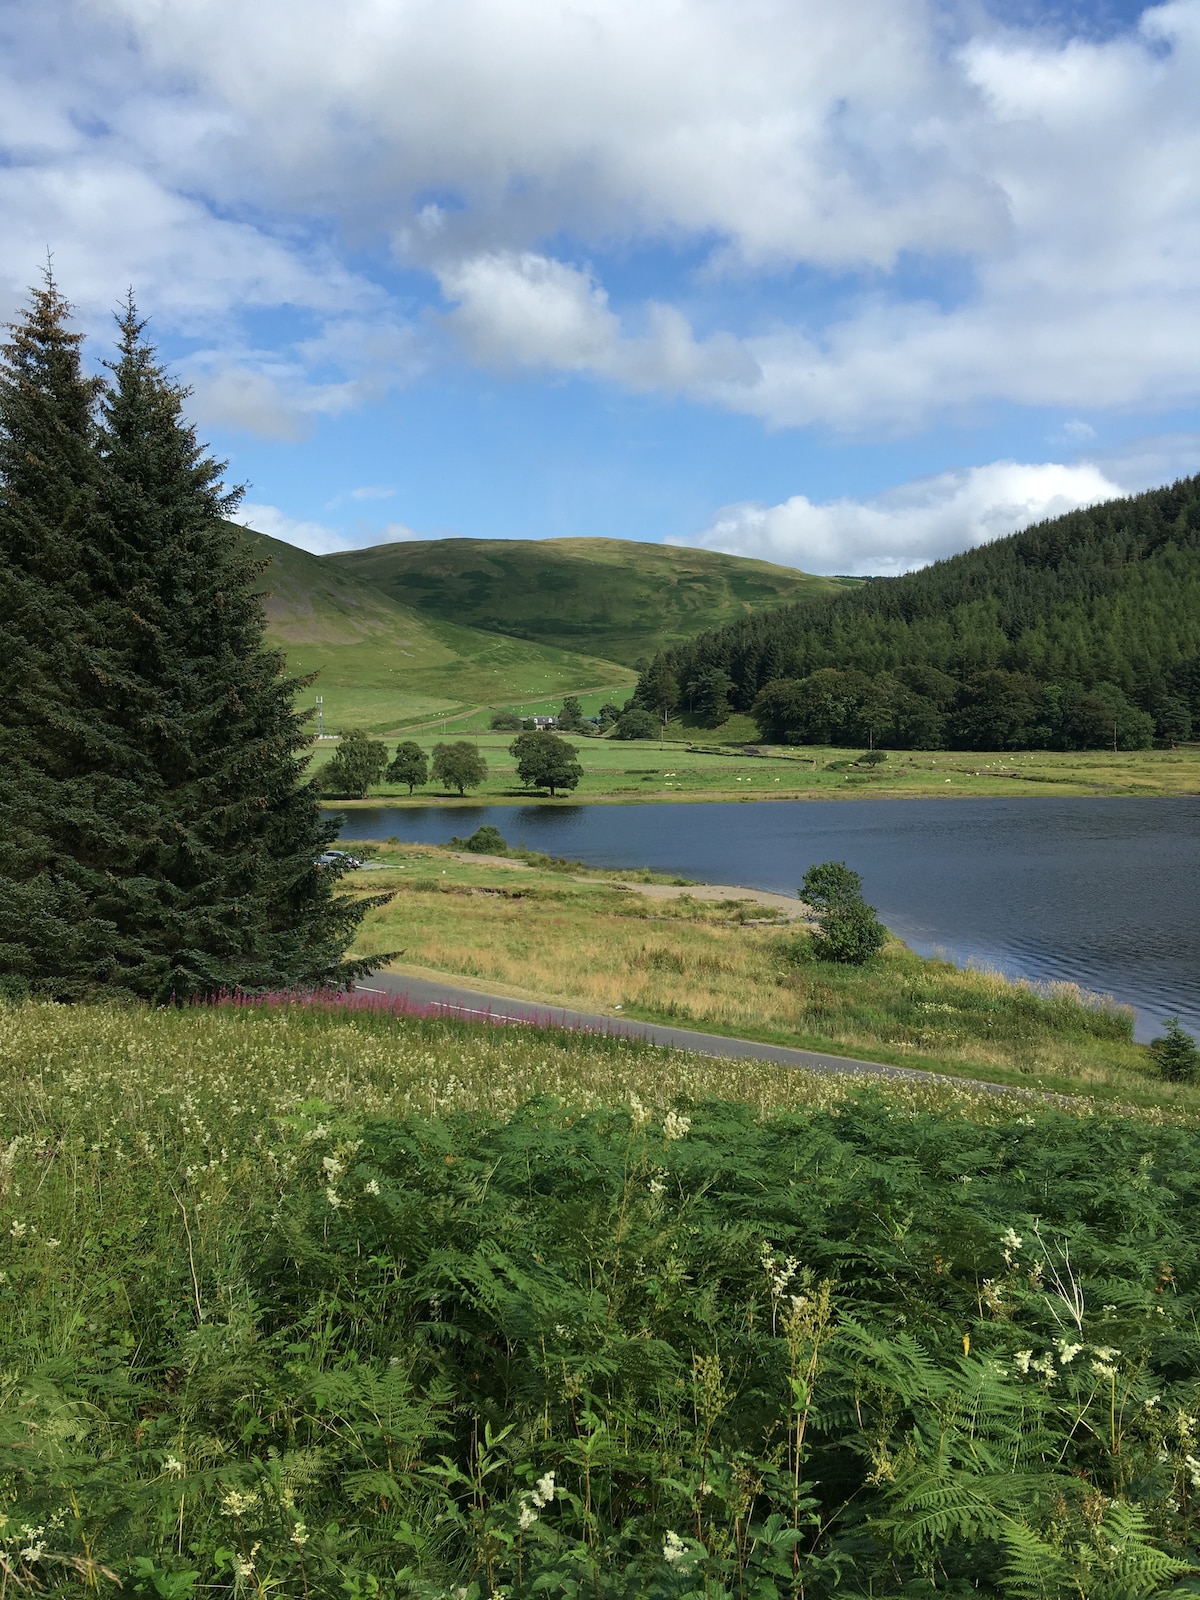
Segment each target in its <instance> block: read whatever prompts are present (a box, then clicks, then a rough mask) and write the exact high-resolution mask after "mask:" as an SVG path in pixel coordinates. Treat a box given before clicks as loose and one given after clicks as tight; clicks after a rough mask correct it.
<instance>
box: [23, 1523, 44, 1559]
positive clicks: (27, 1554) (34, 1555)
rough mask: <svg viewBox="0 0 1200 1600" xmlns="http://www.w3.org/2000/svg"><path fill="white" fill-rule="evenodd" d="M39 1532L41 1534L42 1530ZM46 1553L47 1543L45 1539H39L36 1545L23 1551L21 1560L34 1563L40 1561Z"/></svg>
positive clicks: (26, 1547)
mask: <svg viewBox="0 0 1200 1600" xmlns="http://www.w3.org/2000/svg"><path fill="white" fill-rule="evenodd" d="M38 1531H39V1532H40V1531H41V1530H40V1529H39V1530H38ZM45 1553H46V1541H45V1540H44V1539H38V1540H37V1541H36V1542H35V1543H34V1544H29V1545H26V1546H25V1548H24V1550H22V1551H21V1560H22V1561H28V1562H30V1563H32V1562H34V1561H40V1560H41V1559H42V1557H43V1556H44V1555H45Z"/></svg>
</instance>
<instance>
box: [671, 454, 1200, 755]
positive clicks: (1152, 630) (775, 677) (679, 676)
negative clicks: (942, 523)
mask: <svg viewBox="0 0 1200 1600" xmlns="http://www.w3.org/2000/svg"><path fill="white" fill-rule="evenodd" d="M663 664H664V663H659V664H657V665H656V668H655V670H654V671H652V672H651V673H649V674H646V675H645V676H644V677H643V680H642V683H641V686H640V688H639V696H640V697H641V698H643V699H645V700H646V702H647V703H648V704H649V703H652V702H655V701H656V700H661V699H662V697H663V694H664V689H663V687H662V686H663V683H664V682H665V683H667V684H668V685H670V684H671V683H672V682H674V683H675V684H678V685H679V686H680V687H682V686H684V685H686V684H687V683H689V682H693V681H696V680H697V679H699V678H700V676H701V675H702V674H703V673H704V672H706V671H710V670H712V669H713V668H720V669H721V670H723V671H725V672H726V673H728V674H729V676H730V677H731V678H732V680H733V690H732V693H731V695H730V698H731V700H732V702H733V704H734V706H735V707H736V708H737V709H738V710H741V711H749V710H750V709H751V708H752V707H757V720H758V722H759V726H760V729H761V731H762V733H763V736H764V737H765V738H771V739H783V740H788V741H790V742H795V743H817V744H821V743H830V744H866V743H867V741H868V739H873V740H874V742H875V743H876V744H880V745H886V744H890V745H893V746H896V747H905V746H909V747H916V748H926V749H928V748H936V747H938V746H940V745H943V744H949V745H951V746H957V747H959V748H964V749H984V750H1004V749H1020V748H1043V749H1090V748H1095V747H1097V746H1101V745H1112V744H1120V745H1121V746H1122V747H1124V748H1139V747H1142V746H1145V745H1146V744H1149V742H1150V741H1151V739H1152V738H1157V739H1158V740H1160V741H1161V742H1164V743H1174V742H1177V741H1178V740H1181V739H1186V738H1188V736H1189V732H1190V730H1191V728H1192V727H1193V726H1200V477H1195V478H1188V479H1184V480H1182V481H1180V482H1178V483H1175V484H1173V485H1171V486H1170V487H1168V488H1163V489H1155V490H1152V491H1150V492H1149V493H1147V494H1141V495H1136V496H1132V497H1130V498H1128V499H1121V500H1110V501H1108V502H1107V503H1106V504H1103V505H1099V506H1093V507H1091V508H1089V509H1087V510H1084V511H1073V512H1071V513H1069V514H1068V515H1067V516H1064V517H1057V518H1055V519H1054V520H1053V521H1049V522H1043V523H1039V524H1038V525H1037V526H1036V527H1032V528H1026V529H1025V530H1024V531H1023V532H1020V533H1014V534H1011V535H1010V536H1009V537H1008V538H1005V539H998V540H996V541H995V542H994V543H992V544H990V545H984V546H982V547H981V548H979V549H977V550H969V551H966V552H965V553H964V554H962V555H958V556H954V557H953V558H951V559H950V560H947V561H939V562H937V563H936V564H935V565H933V566H930V567H926V568H924V569H923V570H922V571H920V572H911V573H908V574H906V575H905V576H904V577H901V578H876V579H872V580H871V581H870V582H868V583H866V584H864V585H862V586H861V587H859V588H857V589H856V590H854V591H852V592H850V593H843V594H840V595H836V596H833V597H828V598H820V597H819V598H814V599H810V600H805V601H803V602H801V603H800V604H794V605H788V606H783V607H780V608H778V609H776V610H774V611H771V612H767V613H765V614H762V615H757V616H752V617H746V618H743V619H740V620H739V621H737V622H735V623H733V624H731V625H728V626H726V627H724V628H721V629H718V630H715V631H712V632H709V633H706V634H703V635H701V636H699V637H697V638H695V639H693V640H691V641H689V642H688V643H686V644H684V645H680V646H677V647H675V648H673V649H671V650H669V651H668V652H667V653H666V657H665V665H666V667H667V668H668V669H669V671H668V672H667V673H663V671H662V670H661V668H662V665H663ZM768 684H773V685H780V686H779V687H773V688H772V689H771V690H770V692H769V694H767V695H765V696H762V694H761V692H762V691H763V690H764V688H765V687H766V685H768ZM667 692H669V691H667ZM760 696H761V698H760Z"/></svg>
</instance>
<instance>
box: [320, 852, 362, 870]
mask: <svg viewBox="0 0 1200 1600" xmlns="http://www.w3.org/2000/svg"><path fill="white" fill-rule="evenodd" d="M317 865H318V866H319V867H340V868H341V869H342V871H343V872H348V871H349V870H350V869H351V868H352V867H361V866H362V862H361V861H360V860H359V859H358V857H357V856H352V855H351V854H350V852H349V850H322V852H321V854H320V855H319V856H318V857H317Z"/></svg>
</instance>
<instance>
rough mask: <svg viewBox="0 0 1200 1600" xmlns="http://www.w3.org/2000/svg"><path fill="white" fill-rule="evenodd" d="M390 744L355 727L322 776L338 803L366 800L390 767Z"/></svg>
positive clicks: (325, 786)
mask: <svg viewBox="0 0 1200 1600" xmlns="http://www.w3.org/2000/svg"><path fill="white" fill-rule="evenodd" d="M387 764H388V758H387V745H386V744H384V742H383V740H382V739H372V738H371V736H370V734H368V733H365V732H364V731H363V730H362V729H361V728H351V729H350V730H349V732H348V733H344V734H343V735H342V742H341V743H340V744H339V745H338V747H337V750H336V751H335V752H334V755H333V759H332V761H330V762H329V763H328V765H327V766H326V768H325V771H324V772H323V773H322V774H321V787H322V789H323V790H324V792H325V793H326V794H327V795H332V796H334V797H335V798H336V799H338V800H365V799H366V796H367V790H368V789H369V788H370V787H371V785H372V784H373V783H378V782H379V780H380V778H382V777H383V774H384V770H385V768H386V767H387Z"/></svg>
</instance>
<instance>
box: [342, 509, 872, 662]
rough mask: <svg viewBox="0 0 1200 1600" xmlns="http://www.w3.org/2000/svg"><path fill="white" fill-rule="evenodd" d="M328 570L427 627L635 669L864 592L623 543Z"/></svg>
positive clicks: (406, 548)
mask: <svg viewBox="0 0 1200 1600" xmlns="http://www.w3.org/2000/svg"><path fill="white" fill-rule="evenodd" d="M321 560H322V562H323V563H326V564H328V565H329V566H330V567H332V568H334V569H336V570H337V571H338V572H340V573H345V574H347V575H350V576H353V577H356V578H359V579H361V580H363V581H364V582H366V583H370V584H373V585H374V586H375V587H376V588H377V589H378V590H380V591H381V592H383V593H385V594H387V595H389V596H390V597H391V598H392V599H393V600H396V601H399V602H400V603H401V604H403V605H405V606H411V607H413V608H414V609H415V610H417V611H419V612H420V613H421V614H422V615H423V616H425V617H431V618H440V619H443V620H446V621H450V620H453V621H455V622H459V623H466V624H469V625H470V626H471V627H472V628H482V629H484V630H486V631H487V632H489V633H503V634H509V635H512V636H514V637H516V638H520V639H529V640H536V641H537V642H538V643H540V644H543V645H554V646H557V647H558V648H559V649H562V650H577V649H587V650H589V651H595V652H597V654H599V655H601V656H605V657H607V658H608V659H610V660H613V661H623V662H625V663H626V664H627V665H633V664H634V663H635V662H636V661H637V660H638V658H639V657H642V656H651V655H653V654H654V653H655V651H656V650H660V649H663V648H664V647H667V646H670V645H673V644H676V643H679V642H682V641H683V640H685V639H690V638H691V637H693V636H694V635H695V634H697V633H700V632H702V631H703V630H704V629H706V628H717V627H720V626H721V625H722V624H723V623H727V622H731V621H733V620H734V619H735V618H737V617H741V616H745V615H747V614H748V613H751V612H756V611H762V610H764V609H766V608H767V607H771V606H778V605H781V604H783V603H785V602H787V601H791V600H796V599H799V598H800V597H802V596H808V595H817V594H836V593H838V592H840V591H841V590H843V589H845V588H847V587H854V586H857V585H858V583H859V582H860V580H856V579H852V578H851V579H847V578H818V577H812V576H810V575H809V574H808V573H804V572H798V571H794V570H793V569H791V568H789V567H777V566H772V565H771V564H770V562H767V561H749V560H746V559H744V558H742V557H740V556H727V555H720V554H718V553H716V552H715V551H711V550H685V549H681V548H679V547H678V546H675V545H662V544H641V543H637V542H634V541H632V540H626V539H539V540H530V539H431V540H420V541H414V542H411V543H404V544H387V545H376V546H375V547H374V548H373V549H369V550H347V551H339V552H338V553H337V554H335V555H330V556H323V557H321Z"/></svg>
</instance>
